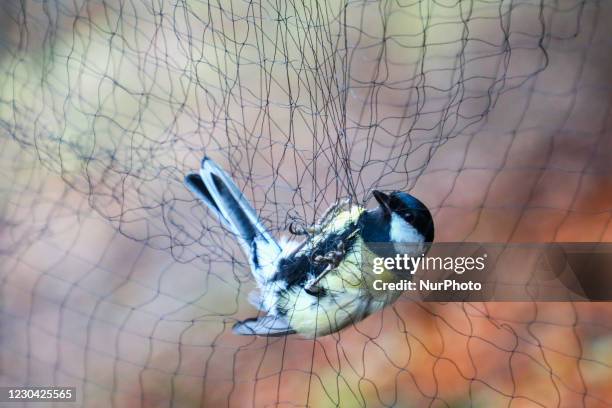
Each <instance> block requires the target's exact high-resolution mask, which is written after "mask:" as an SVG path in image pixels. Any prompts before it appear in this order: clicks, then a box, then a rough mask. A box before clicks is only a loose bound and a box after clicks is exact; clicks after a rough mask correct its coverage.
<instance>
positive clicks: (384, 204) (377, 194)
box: [372, 190, 391, 214]
mask: <svg viewBox="0 0 612 408" xmlns="http://www.w3.org/2000/svg"><path fill="white" fill-rule="evenodd" d="M372 194H374V198H375V199H376V201H378V204H380V208H382V209H383V211H384V212H385V213H386V214H391V207H389V196H388V195H387V194H385V193H383V192H382V191H378V190H374V191H372Z"/></svg>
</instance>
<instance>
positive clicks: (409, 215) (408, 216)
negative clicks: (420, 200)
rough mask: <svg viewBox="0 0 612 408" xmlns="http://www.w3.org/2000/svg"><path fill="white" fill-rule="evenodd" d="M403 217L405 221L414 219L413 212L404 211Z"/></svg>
mask: <svg viewBox="0 0 612 408" xmlns="http://www.w3.org/2000/svg"><path fill="white" fill-rule="evenodd" d="M404 219H405V220H406V221H407V222H412V221H414V214H412V213H406V214H404Z"/></svg>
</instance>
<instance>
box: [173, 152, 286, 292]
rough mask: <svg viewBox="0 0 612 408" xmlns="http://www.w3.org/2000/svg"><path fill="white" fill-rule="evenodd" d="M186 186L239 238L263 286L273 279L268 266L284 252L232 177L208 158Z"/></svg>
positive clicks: (187, 181)
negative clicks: (270, 278) (269, 279)
mask: <svg viewBox="0 0 612 408" xmlns="http://www.w3.org/2000/svg"><path fill="white" fill-rule="evenodd" d="M185 184H186V185H187V187H188V188H189V189H190V190H191V191H192V192H193V193H194V194H195V195H196V196H197V197H198V198H200V200H202V202H204V203H205V204H206V205H207V206H208V208H209V209H210V210H211V211H212V212H214V213H215V214H216V215H217V216H218V217H219V220H220V221H221V222H222V223H223V224H224V225H225V226H226V227H227V228H229V229H230V230H231V231H232V232H233V233H234V235H236V236H237V237H238V238H239V241H240V244H241V246H242V247H243V249H244V251H245V253H246V255H247V256H248V258H249V262H250V263H251V268H252V270H253V274H254V275H255V278H256V280H257V282H258V283H259V284H260V286H261V284H262V283H263V282H265V280H266V279H268V278H269V277H270V276H269V275H270V273H271V271H270V268H269V267H268V268H266V266H269V265H272V264H273V263H274V261H275V260H276V259H277V258H278V256H279V255H280V254H281V252H282V249H281V247H280V245H279V244H278V243H277V242H276V240H275V239H274V238H273V237H272V236H271V235H270V233H269V231H268V230H267V228H266V227H265V226H264V225H263V224H262V222H261V221H260V219H259V217H258V216H257V213H256V212H255V209H254V208H253V207H252V206H251V204H250V203H249V202H248V200H247V199H246V198H245V197H244V195H243V194H242V192H241V191H240V189H238V187H237V186H236V184H235V183H234V182H233V181H232V179H231V177H230V176H229V175H228V174H227V173H226V172H225V171H223V170H222V169H221V168H220V167H219V166H218V165H217V164H216V163H215V162H214V161H212V160H211V159H209V158H207V157H204V159H203V160H202V165H201V167H200V172H199V174H196V173H192V174H189V175H187V176H186V177H185ZM266 271H267V272H266Z"/></svg>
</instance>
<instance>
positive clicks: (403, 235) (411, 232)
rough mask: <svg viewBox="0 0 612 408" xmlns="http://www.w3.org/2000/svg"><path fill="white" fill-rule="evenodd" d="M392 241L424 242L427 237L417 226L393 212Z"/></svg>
mask: <svg viewBox="0 0 612 408" xmlns="http://www.w3.org/2000/svg"><path fill="white" fill-rule="evenodd" d="M390 235H391V241H393V242H401V243H412V242H414V243H417V242H423V241H424V240H425V238H424V237H423V235H421V234H419V232H418V231H417V229H416V228H414V227H413V226H412V225H410V224H408V223H407V222H406V221H404V219H403V218H402V217H400V216H399V215H397V214H391V232H390Z"/></svg>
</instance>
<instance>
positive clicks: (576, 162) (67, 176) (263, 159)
mask: <svg viewBox="0 0 612 408" xmlns="http://www.w3.org/2000/svg"><path fill="white" fill-rule="evenodd" d="M611 18H612V6H611V5H610V4H609V3H607V2H600V1H595V0H584V1H579V0H541V1H536V0H522V1H521V0H500V1H484V0H483V1H479V0H468V1H445V0H444V1H443V0H439V1H436V0H412V1H382V2H371V1H351V2H342V1H330V2H325V3H323V2H321V3H319V2H316V1H302V2H282V1H277V2H274V1H271V2H267V1H264V2H242V1H229V2H198V1H186V0H177V1H174V2H163V1H152V2H148V1H137V0H113V1H107V0H101V1H84V0H71V1H68V0H53V1H44V2H40V1H33V0H30V1H26V0H22V1H16V0H13V1H4V2H2V3H1V4H0V19H1V20H2V21H1V23H2V24H0V26H1V28H0V30H1V31H0V133H1V134H2V139H1V148H0V157H1V164H0V171H1V172H2V177H1V178H0V191H1V192H2V193H1V194H0V209H1V210H0V217H1V218H0V226H1V227H0V237H1V241H0V257H1V258H2V262H1V266H0V325H1V326H0V327H1V331H0V367H1V370H0V383H1V384H4V385H50V384H55V385H74V386H77V388H78V390H79V404H80V405H83V406H92V407H93V406H115V407H123V406H126V407H128V406H129V407H132V406H142V407H149V406H179V407H182V406H205V407H209V406H210V407H214V406H342V407H352V406H367V407H376V406H398V407H410V406H452V407H455V406H477V407H481V406H482V407H486V406H501V405H506V406H510V405H512V406H547V407H548V406H593V407H595V406H597V407H598V406H610V405H612V394H611V393H610V387H609V384H610V380H611V379H612V352H611V350H612V330H611V329H612V327H611V326H610V319H611V317H612V308H610V305H609V304H608V303H588V304H587V303H569V302H567V303H527V302H525V303H509V304H502V303H448V304H437V303H423V304H420V303H414V302H409V301H408V300H406V299H400V300H399V301H398V302H397V303H396V304H395V305H394V306H393V307H388V308H387V309H385V310H384V311H383V312H381V313H378V314H376V315H373V316H371V317H369V318H368V319H366V320H365V321H362V322H360V323H359V324H357V325H355V326H353V327H349V328H347V329H345V330H343V331H341V332H339V333H335V334H333V335H330V336H326V337H322V338H319V339H316V340H305V339H301V338H299V337H297V336H291V337H286V338H272V339H270V338H245V337H238V336H235V335H233V334H232V333H231V331H230V330H229V328H230V327H231V326H232V324H233V323H234V322H235V321H236V320H237V319H243V318H246V317H249V316H252V315H254V314H255V311H254V310H253V308H252V307H250V306H249V305H248V302H247V301H246V297H247V294H248V292H249V291H250V290H251V289H252V288H253V282H252V278H251V276H250V273H249V271H248V266H247V265H246V263H245V260H244V258H243V256H242V254H241V253H240V249H239V247H237V245H236V242H235V240H234V239H233V238H232V237H231V235H230V234H228V233H227V231H226V230H224V229H223V228H222V227H221V226H220V225H219V223H218V221H217V220H216V219H214V217H211V215H210V214H209V213H208V212H207V211H206V209H205V208H204V206H202V205H201V204H200V203H199V202H197V200H195V199H194V197H193V196H192V195H191V194H190V193H189V192H188V191H187V190H186V189H185V187H184V186H183V177H184V175H185V174H186V173H188V172H190V171H193V170H196V169H197V168H198V166H199V161H200V159H201V158H202V156H203V155H204V154H206V155H208V156H210V157H212V158H213V159H215V161H217V162H218V163H219V164H220V165H221V166H222V167H223V168H225V169H227V170H228V172H230V173H231V174H232V176H233V177H234V179H235V180H236V182H237V184H238V185H239V187H240V188H241V189H242V190H243V191H244V192H245V194H246V195H247V196H248V198H249V199H250V200H251V201H252V202H253V203H254V206H255V208H257V211H258V212H259V214H260V215H261V217H262V219H263V220H264V222H265V223H266V225H267V226H269V228H270V229H271V230H272V231H273V233H275V234H282V233H283V232H284V231H285V230H286V229H287V226H288V225H289V223H291V222H297V223H303V224H310V223H312V222H313V221H315V220H316V219H317V216H320V215H321V214H322V213H323V212H324V211H325V209H326V208H327V207H329V206H330V205H331V204H333V203H334V202H336V201H338V200H340V199H344V198H347V197H348V198H351V199H352V200H354V201H357V202H363V203H367V202H368V200H369V199H370V192H371V190H372V189H373V188H380V189H398V190H406V191H410V192H411V193H413V194H415V195H416V196H418V197H419V198H421V199H422V201H424V202H425V203H427V205H428V206H429V207H430V208H431V209H432V212H433V214H434V218H435V221H436V226H437V230H436V234H437V239H438V240H439V241H483V242H534V241H535V242H549V241H591V242H600V241H602V242H603V241H612V226H611V223H610V220H611V219H612V168H611V167H610V163H612V161H611V159H612V157H611V153H610V152H612V138H611V136H612V130H611V127H610V124H611V118H612V115H611V113H610V85H611V81H610V80H611V78H610V74H609V72H611V68H612V59H611V55H612V54H611V53H610V52H609V51H610V45H611V44H610V38H612V37H611V36H610V33H611V30H612V28H610V26H609V24H608V22H609V21H611V20H610V19H611ZM56 405H57V406H61V404H60V403H58V404H56Z"/></svg>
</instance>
